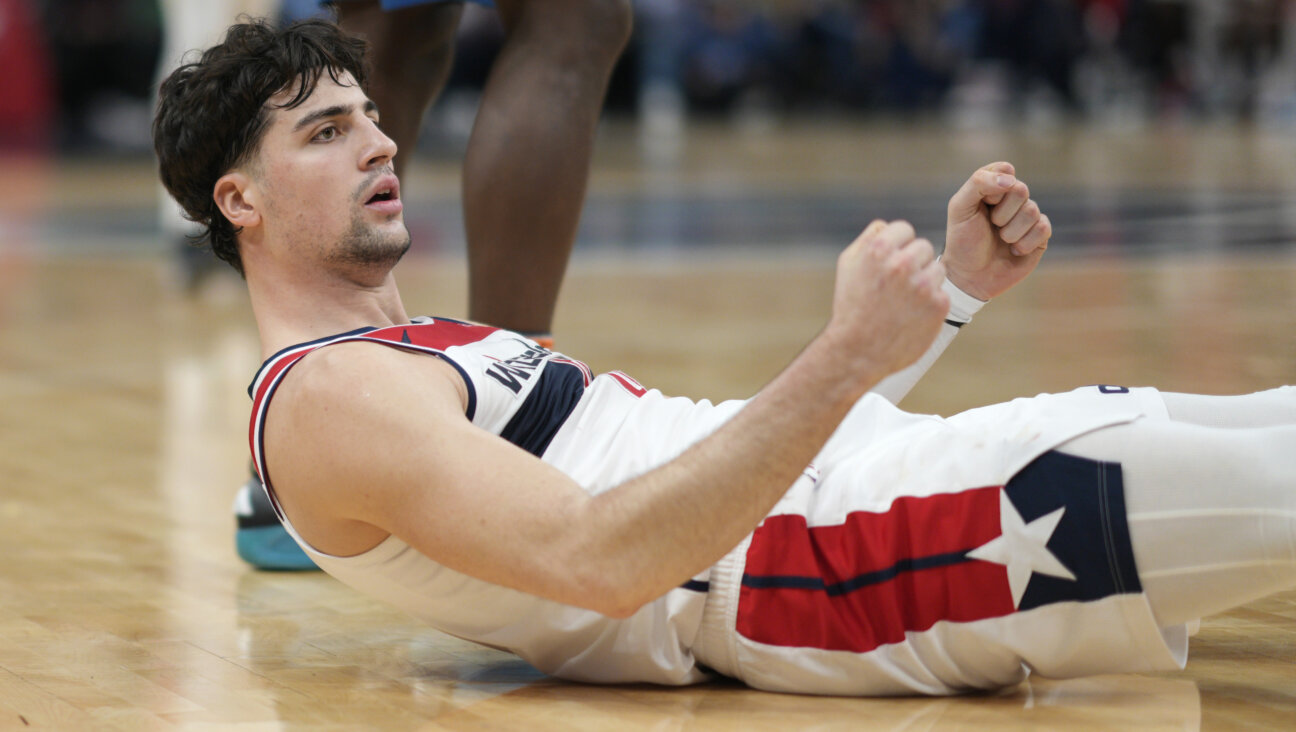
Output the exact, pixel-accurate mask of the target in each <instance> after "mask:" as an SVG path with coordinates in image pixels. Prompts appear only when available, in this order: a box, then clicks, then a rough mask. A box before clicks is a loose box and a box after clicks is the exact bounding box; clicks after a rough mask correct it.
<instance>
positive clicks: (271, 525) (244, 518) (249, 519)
mask: <svg viewBox="0 0 1296 732" xmlns="http://www.w3.org/2000/svg"><path fill="white" fill-rule="evenodd" d="M234 516H235V518H237V519H238V528H237V529H236V530H235V534H234V544H235V548H236V549H237V550H238V555H239V556H240V557H242V559H243V561H245V562H247V563H248V564H250V565H252V566H253V567H256V568H257V569H272V570H298V571H300V570H312V569H319V567H317V566H315V562H312V561H311V558H310V557H308V556H306V552H304V551H302V548H301V547H300V546H297V542H295V541H293V538H292V537H291V536H289V535H288V531H287V529H285V528H284V527H283V525H282V524H280V523H279V517H278V516H276V515H275V512H274V508H273V507H271V505H270V499H269V497H267V496H266V492H265V490H264V489H263V488H262V487H261V481H260V480H258V479H257V478H256V476H253V477H252V479H251V480H249V481H248V482H246V483H244V484H243V487H242V488H239V491H238V495H237V496H235V497H234Z"/></svg>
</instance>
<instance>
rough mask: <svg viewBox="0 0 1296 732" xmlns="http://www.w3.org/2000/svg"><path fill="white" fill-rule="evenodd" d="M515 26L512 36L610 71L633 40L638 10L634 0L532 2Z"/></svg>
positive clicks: (575, 60)
mask: <svg viewBox="0 0 1296 732" xmlns="http://www.w3.org/2000/svg"><path fill="white" fill-rule="evenodd" d="M514 24H515V27H514V28H511V29H510V35H513V34H514V33H517V34H526V35H527V36H528V37H530V38H531V39H533V40H534V41H538V42H544V43H546V44H547V45H554V47H555V48H557V47H561V48H562V49H563V50H564V55H568V56H570V57H572V59H573V62H574V63H577V64H579V65H583V66H586V67H590V68H593V69H598V70H601V71H606V70H608V69H610V68H611V67H612V65H613V64H614V63H615V62H616V60H617V58H618V57H619V56H620V55H621V52H622V51H624V50H625V47H626V44H628V43H629V41H630V34H631V31H632V30H633V29H634V10H633V7H632V6H631V4H630V0H529V1H528V2H525V3H523V4H522V6H521V8H520V9H519V15H518V17H517V18H516V19H515V20H514ZM573 51H575V53H574V54H573ZM576 56H579V58H576Z"/></svg>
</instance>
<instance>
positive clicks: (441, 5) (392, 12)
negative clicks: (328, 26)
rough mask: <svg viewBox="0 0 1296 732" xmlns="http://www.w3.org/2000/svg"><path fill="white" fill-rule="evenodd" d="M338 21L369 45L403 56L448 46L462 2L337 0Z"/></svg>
mask: <svg viewBox="0 0 1296 732" xmlns="http://www.w3.org/2000/svg"><path fill="white" fill-rule="evenodd" d="M334 7H336V8H337V15H338V25H339V26H340V27H341V28H342V29H343V30H345V31H347V32H348V33H353V34H355V35H359V36H361V37H363V38H365V39H366V40H367V41H369V43H370V46H371V49H373V48H378V49H383V50H384V51H385V52H386V51H388V50H390V51H391V52H398V53H399V55H401V56H404V57H406V58H417V57H418V56H420V55H423V54H427V53H430V52H435V51H437V50H438V49H441V48H447V47H452V46H453V42H454V38H455V33H456V31H457V30H458V28H459V19H460V17H461V16H462V15H463V8H464V3H463V2H460V1H458V0H436V1H433V2H416V3H381V2H379V0H340V1H339V2H336V3H334Z"/></svg>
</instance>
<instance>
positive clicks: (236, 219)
mask: <svg viewBox="0 0 1296 732" xmlns="http://www.w3.org/2000/svg"><path fill="white" fill-rule="evenodd" d="M212 198H213V200H215V201H216V207H217V208H219V209H220V210H221V213H222V214H224V215H225V218H227V219H229V222H230V223H231V224H233V225H234V227H235V228H247V227H249V226H256V225H257V224H259V223H261V210H260V207H259V206H258V204H259V201H260V198H259V195H258V191H257V189H256V186H255V184H254V182H253V180H252V178H251V177H250V176H248V175H247V174H246V173H242V172H240V171H237V170H236V171H231V172H229V173H226V174H225V175H222V176H221V177H220V179H219V180H217V181H216V186H215V187H214V188H213V189H212Z"/></svg>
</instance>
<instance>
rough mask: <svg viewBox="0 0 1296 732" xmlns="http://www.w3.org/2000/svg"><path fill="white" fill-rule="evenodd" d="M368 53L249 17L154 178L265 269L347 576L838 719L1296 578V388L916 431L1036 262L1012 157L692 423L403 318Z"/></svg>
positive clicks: (934, 422) (570, 374)
mask: <svg viewBox="0 0 1296 732" xmlns="http://www.w3.org/2000/svg"><path fill="white" fill-rule="evenodd" d="M361 57H362V46H361V44H359V43H358V42H356V41H354V40H350V39H348V38H345V37H343V36H340V35H339V34H338V32H337V31H336V30H335V29H334V28H333V27H331V26H329V25H325V24H320V23H309V24H304V25H298V26H294V27H291V28H289V29H287V30H284V31H272V30H269V29H267V28H265V27H262V26H257V25H243V26H236V27H234V28H232V29H231V31H230V33H229V35H228V36H227V39H226V41H225V42H224V44H223V45H221V46H217V47H215V48H213V49H211V50H209V51H208V52H207V53H206V54H205V55H204V56H203V58H202V59H201V61H199V62H198V63H196V64H192V65H189V66H185V67H183V68H181V69H179V70H178V71H176V72H175V73H174V74H173V75H172V76H171V77H170V78H169V79H168V80H167V81H166V82H165V83H164V85H163V87H162V91H161V99H160V103H159V109H158V113H157V118H156V120H155V125H154V135H155V143H156V147H157V151H158V154H159V157H160V160H161V175H162V178H163V181H164V182H165V183H166V185H167V187H168V189H169V190H170V191H171V192H172V193H173V195H175V196H176V198H177V199H178V200H179V201H180V203H181V204H182V205H183V206H184V207H185V209H186V210H187V211H188V213H189V215H190V216H192V217H193V218H195V219H196V220H198V221H200V222H201V223H203V224H205V225H207V226H208V227H209V228H210V231H211V238H212V242H213V245H214V246H215V248H216V250H217V252H218V253H219V254H220V255H221V256H222V257H223V258H225V259H227V260H229V261H230V262H231V263H233V264H234V265H235V266H236V267H239V266H241V269H242V271H243V272H244V273H245V275H246V278H247V285H248V290H249V293H250V295H251V299H252V305H253V309H254V312H255V315H256V320H257V325H258V327H259V330H260V335H261V343H262V348H263V351H264V353H265V355H266V357H267V359H266V361H265V364H264V365H263V366H262V367H261V370H260V371H259V372H258V373H257V375H256V378H255V381H254V382H253V384H252V388H251V394H252V397H253V401H254V407H253V415H252V425H251V443H252V451H253V455H254V457H255V460H256V465H257V468H258V470H259V472H260V475H261V477H262V479H263V481H264V483H265V486H266V490H267V491H268V492H269V494H270V496H271V498H272V500H273V501H274V503H275V505H276V507H277V510H279V512H280V517H281V519H282V520H283V521H284V523H285V526H286V527H287V528H288V529H289V531H290V532H291V533H292V534H293V535H294V537H296V538H297V540H298V541H299V542H300V543H301V545H302V546H303V548H304V549H305V550H306V551H307V552H308V553H309V554H310V556H311V557H312V558H314V559H315V561H316V562H318V563H319V565H320V566H321V567H322V568H324V569H325V570H326V571H328V572H329V573H331V574H333V575H334V576H335V577H337V578H338V579H340V580H342V581H343V582H345V583H347V584H349V585H351V586H353V587H355V588H356V589H358V590H360V591H362V592H366V593H369V594H372V595H374V596H377V597H379V598H382V599H384V600H387V601H389V602H391V603H393V604H394V605H396V606H398V607H400V608H402V609H404V610H406V611H408V612H410V613H412V614H413V615H415V616H417V617H419V618H422V619H424V620H426V621H427V622H428V623H430V624H431V625H432V626H434V627H436V628H439V629H440V630H443V631H445V632H447V633H450V634H452V635H456V636H459V637H462V638H467V639H470V640H473V641H477V642H479V643H483V644H486V645H490V646H495V647H498V648H504V649H508V650H510V651H512V652H514V653H516V654H518V655H519V656H521V657H522V658H524V659H526V660H527V661H529V662H531V663H532V664H534V665H536V666H537V667H538V668H540V669H542V670H544V671H546V672H548V673H551V674H554V675H556V676H560V677H563V678H567V679H578V680H583V681H593V682H629V681H646V682H655V683H661V684H689V683H693V682H698V681H702V680H704V679H706V678H708V675H709V674H710V673H712V672H717V673H720V674H724V675H728V676H732V677H736V678H738V679H741V680H743V681H745V682H746V683H748V684H750V685H752V686H754V687H759V688H762V689H775V690H782V691H798V692H810V693H823V694H907V693H927V694H946V693H952V692H957V691H960V690H965V689H986V688H994V687H1001V686H1004V685H1009V684H1015V683H1017V682H1018V681H1020V680H1021V679H1022V678H1023V675H1024V673H1025V671H1026V670H1027V669H1029V670H1033V671H1035V672H1037V673H1040V674H1043V675H1046V676H1051V677H1070V676H1077V675H1081V674H1094V673H1107V672H1120V671H1149V670H1154V669H1165V668H1171V667H1175V666H1178V665H1181V664H1182V663H1183V662H1184V658H1185V653H1186V643H1187V640H1186V634H1185V632H1184V630H1183V626H1184V624H1185V623H1187V622H1189V621H1191V620H1193V619H1195V618H1198V617H1201V616H1203V615H1208V614H1210V613H1214V612H1218V611H1221V610H1224V609H1227V608H1229V607H1232V606H1235V605H1238V604H1241V603H1244V602H1247V601H1249V600H1252V599H1255V598H1257V597H1260V596H1262V595H1265V594H1268V593H1271V592H1274V591H1277V590H1281V589H1284V588H1287V587H1291V586H1293V585H1296V388H1293V387H1290V386H1288V387H1281V388H1277V389H1273V390H1270V391H1266V392H1261V393H1257V394H1252V395H1248V396H1240V397H1204V396H1190V395H1177V394H1168V393H1161V392H1158V391H1156V390H1154V389H1150V388H1135V389H1126V388H1113V387H1086V388H1082V389H1078V390H1076V391H1073V392H1070V393H1065V394H1056V395H1043V396H1039V397H1036V398H1033V399H1020V400H1016V401H1013V402H1011V403H1007V404H999V405H994V406H989V407H984V408H981V409H974V410H971V411H969V412H965V413H962V414H959V415H956V416H954V417H951V418H948V419H941V418H938V417H932V416H925V415H914V414H907V413H905V412H902V411H900V410H898V409H897V408H895V407H894V406H892V403H893V402H894V401H895V400H897V399H898V398H899V397H900V396H901V395H902V394H903V393H904V392H905V391H906V390H907V389H908V387H909V386H910V385H911V384H912V383H913V382H914V381H915V380H916V379H917V377H918V376H919V375H920V374H921V372H922V371H923V370H924V369H925V368H926V366H927V365H928V364H929V363H930V362H931V361H932V360H933V359H934V358H935V357H936V355H938V354H939V352H940V350H941V349H942V348H943V347H944V346H945V345H946V344H947V343H948V342H949V340H950V339H951V338H952V337H953V335H954V333H955V332H957V330H958V327H959V326H960V325H962V324H964V323H966V322H967V321H968V319H969V318H970V317H971V316H972V314H973V312H974V311H975V310H976V309H977V308H978V307H979V306H980V305H981V301H983V300H988V299H990V298H991V297H993V296H995V295H998V294H999V293H1001V292H1004V291H1005V290H1007V289H1008V288H1010V287H1012V286H1013V285H1014V284H1015V283H1017V282H1018V281H1020V280H1021V279H1022V278H1023V277H1025V276H1026V275H1027V274H1028V273H1029V272H1030V271H1031V270H1032V269H1033V268H1034V267H1035V265H1036V263H1037V262H1038V261H1039V259H1040V257H1041V255H1042V254H1043V252H1044V249H1045V247H1046V245H1047V241H1048V238H1049V235H1050V227H1049V222H1048V219H1047V218H1046V217H1045V216H1043V215H1041V214H1040V212H1039V208H1038V206H1037V205H1036V204H1035V203H1034V201H1032V200H1031V199H1030V197H1029V194H1028V191H1027V188H1026V186H1025V185H1024V184H1023V183H1022V182H1021V181H1020V180H1018V179H1017V178H1016V177H1015V174H1014V170H1013V167H1012V166H1011V165H1009V164H1007V163H996V164H993V165H990V166H987V167H985V168H982V169H981V170H978V171H976V172H975V173H974V174H973V175H972V177H971V178H969V179H968V181H967V182H966V183H965V184H964V185H963V187H962V188H960V189H959V190H958V192H957V193H955V194H954V196H953V198H952V199H951V201H950V204H949V221H948V229H947V232H946V247H945V251H944V255H943V257H942V259H940V260H937V259H936V258H935V256H934V254H933V250H932V246H931V244H929V243H928V242H927V241H926V240H923V239H919V238H915V236H914V231H913V229H912V228H911V227H910V226H909V225H908V224H906V223H904V222H891V223H884V222H880V221H875V222H873V223H872V224H870V225H869V226H868V228H866V229H865V230H864V232H863V233H862V234H861V235H860V236H859V238H858V239H856V240H855V242H854V243H852V244H851V245H850V246H849V247H848V248H846V249H845V251H844V252H843V253H842V254H841V256H840V258H839V260H838V262H837V280H836V285H835V290H834V296H833V307H832V314H831V317H830V318H829V320H828V323H827V325H826V326H825V327H824V329H823V331H822V332H820V333H819V334H818V335H816V336H815V337H814V338H813V339H812V340H811V341H810V343H809V345H807V346H806V348H805V350H804V352H802V353H801V354H800V355H799V356H798V357H797V358H796V359H795V360H794V361H793V362H792V364H791V365H789V366H788V368H787V369H786V370H785V371H784V372H783V373H781V374H780V375H779V376H778V377H777V378H775V379H774V380H773V381H771V382H770V383H769V384H768V385H767V386H766V387H765V388H764V389H762V390H761V391H760V393H758V394H757V395H756V396H754V397H752V398H751V399H749V400H746V401H735V402H725V403H722V404H711V403H709V402H706V401H701V402H694V401H690V400H687V399H682V398H667V397H665V396H663V395H662V394H661V393H659V392H657V391H655V390H650V389H646V388H644V387H642V386H640V385H639V384H638V383H637V382H635V381H634V380H633V379H632V378H630V377H629V376H627V375H625V374H623V373H620V372H611V373H607V374H601V375H594V374H591V373H590V371H589V369H588V368H587V367H586V366H585V365H584V364H582V363H581V362H580V361H576V360H574V359H571V358H568V357H566V356H564V355H562V354H559V353H556V352H553V351H550V350H547V349H545V348H542V347H540V346H538V345H536V344H535V343H534V342H531V341H529V340H527V339H526V338H524V337H522V336H519V335H518V334H516V333H511V332H507V331H502V330H497V329H494V328H488V327H484V326H479V325H473V324H470V323H464V322H460V321H456V320H446V319H440V318H414V319H411V318H409V317H408V316H407V315H406V312H405V309H404V307H403V306H402V304H401V299H400V296H399V294H398V293H397V289H396V284H395V281H394V279H393V277H392V268H393V266H394V265H395V264H396V262H397V261H398V260H399V259H400V257H401V255H402V254H403V253H404V252H405V251H406V249H407V248H408V247H409V244H410V236H409V233H408V232H407V231H406V228H405V226H404V224H403V223H402V218H401V209H402V204H401V200H400V196H399V192H400V189H399V184H398V182H397V179H396V177H395V176H394V175H393V174H392V173H391V162H392V157H393V156H394V155H396V148H395V146H394V145H393V144H392V142H391V140H390V139H388V138H387V137H386V136H385V135H384V134H383V133H382V131H381V130H380V128H379V126H378V123H377V120H378V112H377V110H376V109H375V108H374V106H373V105H372V103H371V102H370V101H369V100H368V98H367V97H366V95H365V93H364V91H363V89H364V81H365V77H364V73H363V69H362V68H361V64H360V59H361ZM501 215H507V212H501Z"/></svg>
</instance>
